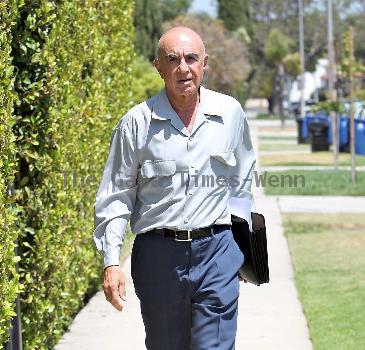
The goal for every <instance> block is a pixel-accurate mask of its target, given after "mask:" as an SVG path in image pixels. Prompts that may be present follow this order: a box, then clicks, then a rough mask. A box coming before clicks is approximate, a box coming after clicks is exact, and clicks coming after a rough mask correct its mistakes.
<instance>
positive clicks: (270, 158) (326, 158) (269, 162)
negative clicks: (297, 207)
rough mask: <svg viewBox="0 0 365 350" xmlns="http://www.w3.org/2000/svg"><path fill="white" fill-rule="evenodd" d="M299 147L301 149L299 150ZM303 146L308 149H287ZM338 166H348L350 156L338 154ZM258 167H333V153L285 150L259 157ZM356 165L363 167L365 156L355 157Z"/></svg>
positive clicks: (291, 146)
mask: <svg viewBox="0 0 365 350" xmlns="http://www.w3.org/2000/svg"><path fill="white" fill-rule="evenodd" d="M267 146H269V145H265V147H267ZM299 146H303V147H302V148H300V147H299ZM305 146H307V147H310V146H309V145H298V146H293V145H289V146H288V149H291V150H292V149H295V148H294V147H297V149H298V150H303V149H305ZM260 147H261V146H260ZM339 164H340V165H350V154H348V153H340V157H339ZM260 165H261V166H275V165H277V166H297V165H319V166H320V165H333V153H332V152H314V153H309V154H300V153H298V154H285V150H283V152H282V153H278V154H271V155H263V156H260ZM356 165H358V166H362V165H365V156H359V155H357V156H356Z"/></svg>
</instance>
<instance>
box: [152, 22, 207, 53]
mask: <svg viewBox="0 0 365 350" xmlns="http://www.w3.org/2000/svg"><path fill="white" fill-rule="evenodd" d="M177 42H182V43H184V42H186V43H193V44H194V45H195V46H196V47H197V48H199V51H200V53H201V54H202V55H204V54H205V47H204V43H203V40H202V38H201V37H200V36H199V34H198V33H196V32H195V31H194V30H192V29H190V28H188V27H183V26H178V27H173V28H171V29H169V30H168V31H166V32H165V33H164V34H163V35H162V36H161V38H160V40H159V41H158V46H157V57H158V58H160V57H161V54H164V53H165V52H166V51H167V50H168V48H169V47H170V46H171V45H174V44H176V43H177Z"/></svg>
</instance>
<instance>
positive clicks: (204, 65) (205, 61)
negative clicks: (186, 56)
mask: <svg viewBox="0 0 365 350" xmlns="http://www.w3.org/2000/svg"><path fill="white" fill-rule="evenodd" d="M208 57H209V55H207V54H205V56H204V61H203V69H204V70H206V69H207V67H208Z"/></svg>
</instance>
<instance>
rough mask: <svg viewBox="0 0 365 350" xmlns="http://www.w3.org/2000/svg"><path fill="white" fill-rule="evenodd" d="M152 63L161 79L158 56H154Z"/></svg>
mask: <svg viewBox="0 0 365 350" xmlns="http://www.w3.org/2000/svg"><path fill="white" fill-rule="evenodd" d="M152 63H153V65H154V66H155V68H156V69H157V71H158V74H160V77H161V78H162V79H163V76H162V72H161V68H160V61H159V60H158V58H155V59H154V60H153V62H152Z"/></svg>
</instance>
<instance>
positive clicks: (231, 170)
mask: <svg viewBox="0 0 365 350" xmlns="http://www.w3.org/2000/svg"><path fill="white" fill-rule="evenodd" d="M255 162H256V158H255V154H254V151H253V148H252V143H251V137H250V132H249V127H248V123H247V119H246V116H245V113H244V111H243V110H242V107H241V105H240V103H239V102H238V101H237V100H235V99H234V98H233V97H230V96H227V95H224V94H220V93H218V92H215V91H212V90H208V89H206V88H204V87H203V86H201V87H200V102H199V107H198V111H197V114H196V118H195V121H194V126H193V130H192V132H191V133H189V131H188V130H187V128H186V127H185V126H184V124H183V122H182V120H181V119H180V117H179V116H178V115H177V114H176V112H175V111H174V109H173V108H172V107H171V104H170V102H169V100H168V98H167V95H166V90H165V89H163V90H162V91H161V92H160V93H159V94H158V95H156V96H153V97H151V98H150V99H148V100H147V101H145V102H143V103H141V104H139V105H137V106H135V107H134V108H132V109H131V110H129V111H128V112H127V113H126V114H125V115H124V116H123V117H122V118H121V119H120V121H119V122H118V124H117V125H116V126H115V127H114V129H113V134H112V138H111V143H110V149H109V156H108V159H107V161H106V165H105V169H104V172H103V176H102V179H101V182H100V186H99V189H98V192H97V195H96V199H95V206H94V210H95V217H94V242H95V244H96V247H97V249H98V250H99V251H100V252H102V254H103V256H104V267H107V266H110V265H119V254H120V247H121V245H122V241H123V237H124V234H125V231H126V227H127V223H128V221H129V219H130V222H131V229H132V232H134V233H136V234H138V233H142V232H146V231H149V230H151V229H153V228H171V229H177V230H187V229H196V228H201V227H206V226H210V225H212V224H230V223H231V213H232V210H231V209H232V208H231V205H232V203H234V206H235V207H237V204H238V207H240V208H241V209H242V210H241V214H242V215H240V216H242V217H245V218H246V219H247V220H248V221H249V222H250V207H251V204H252V205H253V197H252V194H251V183H252V175H253V169H254V166H255ZM230 203H231V204H230ZM247 203H248V204H249V205H247ZM240 204H242V205H240ZM234 210H235V211H236V212H235V214H237V209H234Z"/></svg>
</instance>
